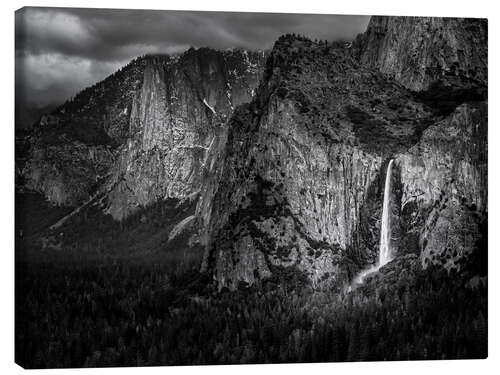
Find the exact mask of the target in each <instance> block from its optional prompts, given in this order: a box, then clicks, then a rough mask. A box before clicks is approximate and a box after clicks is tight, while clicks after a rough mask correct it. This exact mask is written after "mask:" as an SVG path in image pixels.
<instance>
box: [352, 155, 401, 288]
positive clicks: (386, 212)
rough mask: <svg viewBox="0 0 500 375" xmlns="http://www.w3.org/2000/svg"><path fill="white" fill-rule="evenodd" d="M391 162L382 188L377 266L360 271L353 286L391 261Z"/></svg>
mask: <svg viewBox="0 0 500 375" xmlns="http://www.w3.org/2000/svg"><path fill="white" fill-rule="evenodd" d="M392 162H393V159H391V160H390V161H389V165H388V166H387V173H386V176H385V186H384V203H383V208H382V224H381V226H380V249H379V254H378V262H377V264H375V265H373V266H371V267H370V268H368V269H366V270H364V271H362V272H361V273H360V274H359V275H358V276H357V277H356V278H355V279H354V283H355V284H361V283H362V282H363V279H364V278H365V277H366V276H367V275H369V274H371V273H373V272H376V271H378V270H379V269H380V267H382V266H383V265H385V264H387V263H388V262H390V261H391V260H392V252H391V175H392Z"/></svg>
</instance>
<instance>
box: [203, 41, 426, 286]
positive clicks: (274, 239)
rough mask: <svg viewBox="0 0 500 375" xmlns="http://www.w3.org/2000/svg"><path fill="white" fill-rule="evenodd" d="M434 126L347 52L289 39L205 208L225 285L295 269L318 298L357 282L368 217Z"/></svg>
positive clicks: (232, 136) (236, 121) (234, 135)
mask: <svg viewBox="0 0 500 375" xmlns="http://www.w3.org/2000/svg"><path fill="white" fill-rule="evenodd" d="M429 116H431V113H430V112H429V111H428V110H426V109H425V108H424V106H423V105H422V104H421V103H418V102H416V101H415V100H414V99H413V97H412V95H410V94H409V93H408V92H407V91H406V90H405V89H404V88H402V87H401V86H400V85H398V84H396V83H394V82H391V81H389V80H388V79H386V78H385V77H384V76H383V75H382V74H381V73H379V72H377V71H375V70H372V69H369V68H365V67H363V66H360V65H359V64H358V63H357V62H356V61H355V60H353V59H352V58H351V57H349V53H348V51H347V50H345V49H343V48H337V47H332V46H330V47H328V46H324V45H322V44H317V43H314V42H312V41H310V40H307V39H303V38H295V37H291V36H290V37H283V38H280V40H279V41H278V42H277V43H276V45H275V47H274V49H273V51H272V53H271V55H270V57H269V59H268V62H267V67H266V74H265V77H264V80H263V82H262V83H261V85H260V87H259V90H258V92H257V97H256V98H255V99H254V101H253V102H252V103H251V104H250V105H248V106H245V107H242V108H240V109H239V110H237V111H236V113H235V114H234V116H233V118H232V120H231V121H230V124H229V130H228V136H227V143H226V147H225V150H224V151H223V153H222V154H221V156H220V158H219V159H220V163H221V164H219V168H220V169H221V170H222V172H221V176H222V178H221V180H220V182H219V185H218V188H217V190H216V191H215V193H214V197H213V198H212V199H210V198H204V201H211V202H212V203H211V206H210V208H209V209H210V210H211V212H210V213H209V214H208V215H205V216H204V217H205V218H206V217H207V216H208V217H209V219H208V225H207V227H208V228H209V230H210V232H211V233H210V235H208V236H207V237H208V238H209V241H211V242H210V243H209V246H208V254H207V256H206V264H207V265H208V266H210V267H213V269H214V270H215V271H214V272H215V278H216V279H217V280H218V281H219V283H220V285H222V286H229V287H236V286H237V284H238V282H239V281H244V282H246V283H249V284H252V283H253V282H255V281H256V279H259V278H262V277H265V276H266V275H269V274H271V273H273V272H279V271H280V269H281V268H286V267H294V268H295V269H296V270H297V271H298V272H303V273H305V274H306V275H307V276H308V277H309V278H310V279H311V280H312V281H313V284H314V285H317V286H319V285H321V284H324V282H325V281H327V282H328V283H331V282H335V281H338V280H339V279H340V280H345V278H346V277H347V275H346V269H344V268H342V262H343V261H344V260H345V258H346V256H350V255H352V253H353V249H354V248H359V246H358V245H359V242H360V241H361V238H360V234H359V230H358V227H359V226H360V224H361V223H360V214H361V209H362V207H363V206H364V205H365V203H366V202H367V200H368V199H369V198H371V199H373V198H375V199H379V197H378V195H379V192H380V189H375V190H376V192H375V193H373V190H374V188H373V185H375V184H377V185H378V184H379V174H380V172H381V167H382V163H383V162H384V160H386V159H387V158H388V157H389V156H390V155H392V154H393V153H395V152H397V151H398V150H400V151H403V150H405V149H407V148H408V147H410V146H411V145H412V144H413V143H414V142H416V138H415V137H416V134H417V133H418V132H419V131H420V129H421V127H422V126H425V124H426V121H427V120H428V118H429ZM370 191H371V192H372V193H371V194H372V196H371V197H369V193H370ZM377 219H378V218H375V219H374V218H372V217H370V218H367V219H366V220H368V221H372V222H373V220H377Z"/></svg>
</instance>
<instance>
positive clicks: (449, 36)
mask: <svg viewBox="0 0 500 375" xmlns="http://www.w3.org/2000/svg"><path fill="white" fill-rule="evenodd" d="M487 29H488V25H487V20H485V19H465V18H438V17H384V16H376V17H372V18H371V19H370V23H369V25H368V28H367V30H366V32H365V33H364V34H362V35H360V36H359V37H358V38H357V40H356V41H355V43H354V47H355V50H356V53H357V54H358V56H359V59H360V61H361V63H363V64H365V65H367V66H371V67H374V68H377V69H379V70H380V71H382V72H383V73H384V74H387V75H389V76H392V77H394V78H395V79H396V80H397V81H399V82H401V83H402V84H403V85H404V86H406V87H407V88H409V89H411V90H413V91H422V90H427V89H429V88H430V87H431V85H432V84H433V83H436V82H437V81H443V82H444V83H443V84H444V85H454V84H455V82H456V81H457V80H460V81H461V82H462V83H461V84H460V86H461V87H463V83H464V82H467V85H469V86H485V85H486V84H487V80H488V66H487V61H488V59H487V48H488V43H487V32H488V30H487Z"/></svg>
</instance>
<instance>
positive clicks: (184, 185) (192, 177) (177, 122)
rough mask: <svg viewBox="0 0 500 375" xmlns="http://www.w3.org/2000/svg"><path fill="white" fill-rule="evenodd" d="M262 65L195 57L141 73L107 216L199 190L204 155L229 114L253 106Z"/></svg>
mask: <svg viewBox="0 0 500 375" xmlns="http://www.w3.org/2000/svg"><path fill="white" fill-rule="evenodd" d="M264 58H265V55H264V54H262V53H257V52H254V53H248V52H246V51H241V50H236V51H225V52H218V51H214V50H210V49H200V50H190V51H188V52H186V53H185V54H183V55H182V56H180V57H179V59H178V60H170V61H168V62H165V61H164V60H156V61H152V63H151V64H149V65H147V66H146V69H145V72H144V83H143V85H142V89H141V91H140V92H138V93H137V95H136V96H135V97H134V99H133V102H132V109H131V114H130V137H129V139H128V140H127V143H126V144H125V145H124V146H123V147H122V149H121V150H120V156H119V159H118V162H117V165H116V167H115V168H113V178H112V179H111V181H110V183H111V184H113V185H114V186H115V187H114V188H113V190H112V191H111V193H110V195H109V198H108V202H109V208H108V212H110V213H111V214H112V215H113V217H114V218H116V219H121V218H123V217H125V216H127V215H128V214H129V213H130V212H133V211H134V210H135V209H137V207H145V206H147V205H148V204H150V203H151V202H154V201H156V200H159V199H165V198H177V199H183V198H185V197H187V196H189V195H191V194H195V193H197V192H198V191H199V190H200V189H201V187H202V183H203V178H202V177H203V173H204V169H205V165H206V161H207V155H208V152H209V150H210V148H211V147H212V146H213V144H214V142H216V139H215V138H216V137H218V136H219V134H220V133H221V130H220V128H223V127H225V123H226V121H227V117H228V116H229V115H230V114H231V112H232V110H233V108H234V107H235V106H237V105H239V104H241V103H242V102H245V101H249V100H250V99H251V97H252V95H253V89H254V87H256V86H257V84H258V81H259V79H260V76H261V73H262V66H263V61H264ZM222 131H223V130H222Z"/></svg>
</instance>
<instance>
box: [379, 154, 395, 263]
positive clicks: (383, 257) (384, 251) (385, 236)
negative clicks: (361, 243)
mask: <svg viewBox="0 0 500 375" xmlns="http://www.w3.org/2000/svg"><path fill="white" fill-rule="evenodd" d="M392 162H393V160H392V159H391V161H390V162H389V165H388V166H387V174H386V176H385V188H384V208H383V210H382V225H381V227H380V250H379V254H378V264H379V267H382V266H383V265H384V264H386V263H387V262H389V261H390V260H391V259H392V254H391V174H392Z"/></svg>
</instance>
